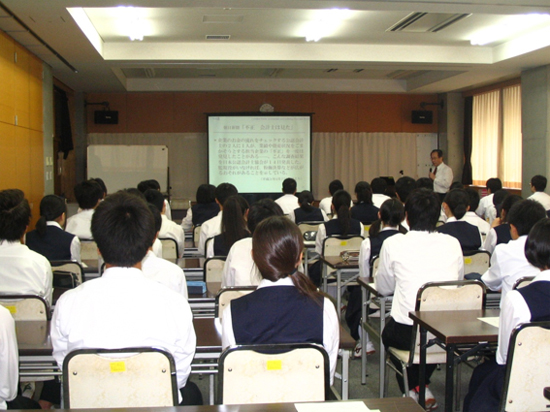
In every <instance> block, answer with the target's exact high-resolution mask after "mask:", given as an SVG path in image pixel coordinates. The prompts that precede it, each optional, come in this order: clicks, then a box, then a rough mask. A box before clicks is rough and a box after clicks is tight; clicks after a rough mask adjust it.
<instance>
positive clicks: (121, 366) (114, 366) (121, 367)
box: [110, 361, 126, 373]
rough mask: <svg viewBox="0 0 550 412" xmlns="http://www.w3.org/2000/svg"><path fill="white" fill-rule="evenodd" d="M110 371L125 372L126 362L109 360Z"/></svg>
mask: <svg viewBox="0 0 550 412" xmlns="http://www.w3.org/2000/svg"><path fill="white" fill-rule="evenodd" d="M110 365H111V373H117V372H126V362H124V361H120V362H111V363H110Z"/></svg>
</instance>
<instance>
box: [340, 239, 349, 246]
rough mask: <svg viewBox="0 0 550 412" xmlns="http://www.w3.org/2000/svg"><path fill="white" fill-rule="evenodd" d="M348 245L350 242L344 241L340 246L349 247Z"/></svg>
mask: <svg viewBox="0 0 550 412" xmlns="http://www.w3.org/2000/svg"><path fill="white" fill-rule="evenodd" d="M347 244H348V241H347V240H342V241H341V242H340V246H347Z"/></svg>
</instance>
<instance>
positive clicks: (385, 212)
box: [369, 199, 405, 237]
mask: <svg viewBox="0 0 550 412" xmlns="http://www.w3.org/2000/svg"><path fill="white" fill-rule="evenodd" d="M378 212H379V213H380V219H378V220H377V221H375V222H374V223H373V224H372V225H371V227H370V228H369V236H371V237H374V236H376V235H378V234H379V233H380V230H382V224H385V225H387V226H391V227H397V228H399V230H400V231H401V222H403V219H404V218H405V209H404V208H403V203H401V202H400V201H399V200H397V199H388V200H386V201H385V202H384V203H382V205H381V206H380V210H379V211H378Z"/></svg>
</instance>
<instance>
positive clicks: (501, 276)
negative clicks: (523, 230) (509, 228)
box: [481, 235, 540, 307]
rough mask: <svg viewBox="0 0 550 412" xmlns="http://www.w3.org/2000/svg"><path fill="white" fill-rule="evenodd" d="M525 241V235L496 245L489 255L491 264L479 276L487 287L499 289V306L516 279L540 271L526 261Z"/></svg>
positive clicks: (533, 274)
mask: <svg viewBox="0 0 550 412" xmlns="http://www.w3.org/2000/svg"><path fill="white" fill-rule="evenodd" d="M525 242H527V235H523V236H520V237H519V238H518V239H516V240H513V239H512V240H510V241H509V242H508V243H502V244H500V245H497V246H496V248H495V252H494V253H493V254H492V255H491V266H489V269H488V270H487V272H485V273H484V274H483V276H482V277H481V280H482V281H483V283H485V285H486V286H487V287H488V288H489V289H491V290H493V291H498V290H500V291H501V293H502V295H501V298H500V306H501V307H502V304H503V301H504V297H505V296H506V294H507V293H508V292H510V291H511V290H512V287H513V286H514V283H515V282H516V280H518V279H519V278H521V277H523V276H536V275H538V274H539V272H540V270H539V269H537V268H536V267H534V266H533V265H531V264H530V263H529V262H528V261H527V258H526V257H525Z"/></svg>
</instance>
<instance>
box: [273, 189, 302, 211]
mask: <svg viewBox="0 0 550 412" xmlns="http://www.w3.org/2000/svg"><path fill="white" fill-rule="evenodd" d="M275 203H277V204H278V205H279V206H281V209H283V214H285V215H288V214H290V212H294V209H298V208H299V207H300V204H299V203H298V198H297V197H296V196H295V195H289V194H285V195H283V196H281V197H280V198H278V199H277V200H275Z"/></svg>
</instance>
